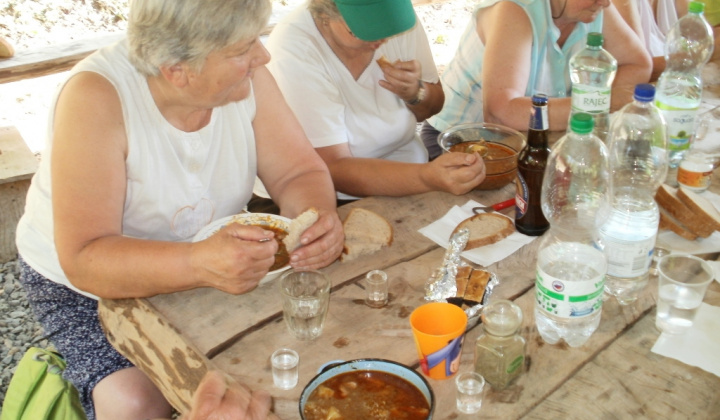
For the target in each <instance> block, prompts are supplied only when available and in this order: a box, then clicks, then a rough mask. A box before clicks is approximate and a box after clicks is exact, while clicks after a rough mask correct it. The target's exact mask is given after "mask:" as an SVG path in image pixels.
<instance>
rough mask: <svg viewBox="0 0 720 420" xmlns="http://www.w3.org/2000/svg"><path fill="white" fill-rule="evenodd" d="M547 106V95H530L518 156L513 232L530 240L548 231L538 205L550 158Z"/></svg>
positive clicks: (547, 225) (547, 224)
mask: <svg viewBox="0 0 720 420" xmlns="http://www.w3.org/2000/svg"><path fill="white" fill-rule="evenodd" d="M547 103H548V99H547V95H543V94H536V95H533V97H532V114H531V115H530V127H529V129H528V133H527V145H526V146H525V148H523V149H522V150H521V151H520V154H519V155H518V175H517V182H516V183H515V185H516V194H515V228H516V229H517V231H518V232H520V233H523V234H525V235H530V236H540V235H542V234H543V233H544V232H545V231H546V230H547V229H548V227H550V224H549V223H548V221H547V219H545V215H544V214H543V212H542V207H541V205H540V193H541V191H542V183H543V175H544V174H545V163H546V162H547V158H548V155H550V149H549V148H548V134H549V132H550V125H549V122H548V114H547Z"/></svg>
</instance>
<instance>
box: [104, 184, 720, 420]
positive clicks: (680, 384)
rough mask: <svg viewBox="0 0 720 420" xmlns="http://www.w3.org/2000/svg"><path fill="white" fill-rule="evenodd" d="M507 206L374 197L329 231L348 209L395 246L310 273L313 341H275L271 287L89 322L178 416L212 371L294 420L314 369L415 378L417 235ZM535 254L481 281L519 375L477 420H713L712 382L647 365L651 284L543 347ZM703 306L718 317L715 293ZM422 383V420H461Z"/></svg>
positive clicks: (282, 336) (652, 358)
mask: <svg viewBox="0 0 720 420" xmlns="http://www.w3.org/2000/svg"><path fill="white" fill-rule="evenodd" d="M513 194H514V185H509V186H507V187H505V188H503V189H500V190H497V191H485V192H481V191H474V192H472V193H470V194H468V195H466V196H462V197H456V196H452V195H450V194H445V193H427V194H422V195H417V196H411V197H405V198H388V197H374V198H367V199H363V200H360V201H358V202H355V203H352V204H350V205H347V206H344V207H342V208H340V209H339V212H340V213H341V217H344V216H345V215H346V214H347V212H348V211H349V210H350V208H352V207H363V208H368V209H371V210H374V211H376V212H378V213H380V214H382V215H383V216H384V217H386V218H387V219H388V220H389V221H390V222H391V223H392V224H393V227H394V228H395V240H394V242H393V244H392V246H391V247H389V248H388V249H386V250H384V251H382V252H379V253H376V254H374V255H371V256H368V257H366V258H362V259H358V260H356V261H351V262H348V263H339V262H336V263H334V264H333V265H331V266H329V267H327V268H325V269H324V270H323V271H325V272H326V273H327V274H328V275H329V276H330V278H331V279H332V283H333V289H332V294H331V300H330V310H329V313H328V317H327V322H326V325H325V328H324V330H323V333H322V335H321V337H320V338H318V339H317V340H315V341H311V342H302V341H298V340H296V339H294V338H293V337H292V336H291V335H290V334H289V332H287V330H286V327H285V325H284V324H283V321H282V312H281V311H282V309H281V303H280V299H279V291H278V290H277V284H276V282H271V283H269V284H265V285H261V286H260V287H259V288H258V289H256V290H254V291H253V292H251V293H249V294H246V295H242V296H231V295H227V294H224V293H222V292H218V291H216V290H210V289H197V290H192V291H187V292H181V293H174V294H169V295H159V296H155V297H152V298H149V299H125V300H117V301H108V300H103V301H101V305H100V315H101V319H102V321H103V324H104V326H105V327H106V329H107V331H108V332H109V333H108V336H109V338H110V340H111V342H112V343H113V344H114V345H115V346H116V347H117V348H118V349H120V351H121V352H122V353H123V354H125V355H126V356H128V357H129V358H130V360H132V361H133V363H135V364H136V365H137V366H139V367H140V368H141V369H143V370H144V371H146V372H147V373H148V374H149V375H150V377H151V378H152V379H153V380H154V381H155V382H156V383H157V384H158V386H160V388H161V389H162V390H163V393H164V394H165V395H166V397H168V399H169V400H170V401H171V403H173V404H174V405H175V406H176V407H177V408H178V409H179V410H181V411H184V410H186V409H187V406H188V403H189V401H190V400H191V395H192V391H193V390H194V388H195V386H196V385H197V383H198V381H199V379H200V378H201V377H202V375H203V374H204V373H205V371H206V370H207V369H210V368H219V369H222V370H224V371H225V372H227V373H229V374H230V375H232V376H233V377H235V378H236V379H238V380H239V381H241V382H243V383H245V384H247V385H248V386H250V387H251V388H253V389H266V390H267V391H269V392H270V393H271V394H272V395H273V397H274V411H275V412H276V414H278V415H279V416H280V417H281V418H283V419H297V418H299V410H298V406H297V401H298V397H299V395H300V392H301V391H302V388H303V386H304V384H306V383H307V382H309V380H310V379H311V378H312V377H313V376H314V375H315V373H316V371H317V369H318V367H320V366H321V365H322V364H324V363H325V362H328V361H331V360H337V359H343V360H350V359H355V358H368V357H379V358H384V359H390V360H395V361H398V362H401V363H404V364H406V365H409V366H412V367H413V368H416V369H417V368H418V361H417V354H416V351H415V345H414V342H413V338H412V335H411V334H412V333H411V330H410V326H409V322H408V317H409V315H410V313H411V312H412V310H413V309H414V308H416V307H417V306H419V305H422V304H423V303H424V300H423V296H424V291H423V290H424V284H425V281H426V280H427V279H428V277H429V276H430V273H431V272H432V270H433V269H435V268H436V267H438V266H439V265H440V263H441V262H442V259H443V256H444V253H445V250H444V249H443V248H440V247H438V246H437V245H436V244H435V243H433V242H431V241H430V240H428V239H427V238H425V237H424V236H422V235H421V234H420V233H418V232H417V230H418V229H419V228H421V227H423V226H426V225H427V224H429V223H431V222H432V221H434V220H436V219H438V218H440V217H441V216H442V215H443V214H445V213H446V212H447V211H448V210H449V209H450V208H451V207H452V206H453V205H462V204H464V203H465V202H466V201H467V200H468V199H474V200H476V201H479V202H481V203H483V204H493V203H495V202H500V201H504V200H506V199H508V198H510V197H512V196H513ZM505 212H506V213H508V214H511V213H512V210H511V209H510V210H506V211H505ZM538 243H539V241H538V240H535V241H533V242H531V243H530V244H528V245H526V246H524V247H523V248H521V249H520V250H518V251H517V252H515V253H514V254H513V255H512V256H510V257H508V258H506V259H505V260H502V261H500V262H498V263H495V264H493V265H491V266H489V267H487V269H489V270H490V271H492V272H494V273H496V275H497V276H498V277H499V279H500V285H499V286H498V287H497V288H496V289H495V293H494V294H493V298H507V299H512V300H514V301H515V302H516V303H517V304H518V305H520V307H521V308H522V310H523V313H524V315H525V316H524V321H523V326H522V335H523V336H524V337H525V339H526V340H527V356H528V369H527V370H526V372H525V374H524V375H523V376H522V377H521V378H520V379H519V380H518V382H517V383H516V384H515V385H514V386H513V387H511V388H510V389H507V390H505V391H502V392H497V391H490V392H488V393H487V394H486V397H485V402H484V404H483V408H482V411H481V415H482V416H483V417H484V418H485V417H487V418H502V419H511V418H542V419H546V418H601V417H602V418H629V417H635V418H658V417H674V418H690V417H693V418H717V417H718V416H719V415H720V402H719V401H718V398H717V397H718V395H719V394H720V378H718V377H717V376H715V375H712V374H710V373H707V372H705V371H703V370H701V369H699V368H695V367H691V366H688V365H685V364H683V363H681V362H679V361H676V360H674V359H669V358H665V357H662V356H659V355H656V354H654V353H651V352H650V348H651V347H652V345H653V344H654V342H655V341H656V340H657V338H658V336H659V332H658V331H657V330H656V329H655V327H654V322H655V300H656V296H657V286H656V281H651V282H650V286H649V287H648V288H647V289H646V290H645V291H644V293H643V294H642V296H641V298H640V299H639V300H638V302H636V303H635V304H633V305H631V306H627V307H621V306H619V305H618V304H617V303H616V301H614V300H608V301H607V302H606V303H605V305H604V306H603V315H602V322H601V324H600V327H599V329H598V331H597V332H596V333H595V334H593V336H592V337H591V338H590V340H589V341H588V343H587V344H585V345H584V346H582V347H580V348H577V349H573V348H569V347H568V346H566V345H564V344H561V345H548V344H546V343H544V342H543V340H542V339H541V338H540V336H539V335H538V333H537V330H536V328H535V324H534V315H533V304H534V303H533V302H534V299H535V289H534V278H535V274H534V273H535V253H536V249H537V245H538ZM372 269H383V270H385V271H386V272H387V274H388V277H389V279H390V302H389V304H388V306H387V307H385V308H382V309H372V308H369V307H366V306H365V305H363V298H364V292H363V290H362V289H361V288H360V287H359V286H358V285H357V284H358V282H359V281H360V280H361V279H362V278H363V277H364V274H365V273H366V272H368V271H369V270H372ZM706 302H707V303H710V304H713V305H718V306H720V285H719V284H717V283H716V282H714V283H713V285H712V286H711V288H710V291H709V292H708V294H707V297H706ZM480 332H481V328H478V327H475V328H473V329H471V330H470V331H469V332H468V333H467V336H466V340H465V344H464V347H463V353H462V357H461V370H470V369H472V366H473V358H474V354H473V353H474V342H475V340H476V338H477V337H478V335H479V334H480ZM284 346H287V347H291V348H293V349H295V350H297V351H298V353H299V354H300V378H299V385H298V386H297V387H296V388H294V389H292V390H288V391H283V390H278V389H276V388H274V387H273V385H272V375H271V372H270V363H269V356H270V354H271V353H272V352H273V351H274V350H275V349H277V348H279V347H284ZM429 382H430V384H431V386H432V388H433V391H434V392H435V395H436V399H437V408H436V411H435V417H434V418H437V419H455V418H472V416H466V415H463V414H460V413H459V412H457V411H456V410H455V395H454V393H455V389H454V384H453V382H452V381H448V380H445V381H438V380H431V379H429Z"/></svg>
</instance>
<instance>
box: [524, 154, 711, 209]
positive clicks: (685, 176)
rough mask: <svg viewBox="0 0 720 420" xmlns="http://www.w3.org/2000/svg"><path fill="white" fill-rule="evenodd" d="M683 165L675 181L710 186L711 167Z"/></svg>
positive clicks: (683, 163)
mask: <svg viewBox="0 0 720 420" xmlns="http://www.w3.org/2000/svg"><path fill="white" fill-rule="evenodd" d="M683 165H686V164H685V161H683V162H682V163H680V168H678V173H677V181H678V182H679V183H680V184H683V185H685V186H687V187H690V188H696V189H701V190H705V189H707V188H708V187H710V179H711V178H710V177H711V176H712V169H710V170H709V171H706V172H702V171H693V170H691V169H688V168H685V167H683ZM710 168H712V165H711V166H710ZM516 201H517V199H516Z"/></svg>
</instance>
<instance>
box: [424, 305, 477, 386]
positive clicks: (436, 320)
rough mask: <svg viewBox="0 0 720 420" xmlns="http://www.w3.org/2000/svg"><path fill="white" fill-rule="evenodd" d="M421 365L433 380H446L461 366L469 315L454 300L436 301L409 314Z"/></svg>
mask: <svg viewBox="0 0 720 420" xmlns="http://www.w3.org/2000/svg"><path fill="white" fill-rule="evenodd" d="M410 326H411V327H412V330H413V337H414V338H415V346H416V347H417V351H418V357H419V358H420V366H421V367H422V371H423V373H424V374H425V375H427V376H429V377H431V378H433V379H447V378H450V377H452V376H453V375H455V373H456V372H457V371H458V368H459V367H460V354H461V353H462V343H463V339H464V338H465V327H466V326H467V315H466V314H465V311H463V310H462V309H460V308H459V307H457V306H455V305H453V304H451V303H443V302H433V303H427V304H425V305H422V306H420V307H418V308H416V309H415V310H414V311H413V312H412V314H410Z"/></svg>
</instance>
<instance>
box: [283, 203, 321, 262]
mask: <svg viewBox="0 0 720 420" xmlns="http://www.w3.org/2000/svg"><path fill="white" fill-rule="evenodd" d="M319 217H320V215H319V214H318V211H317V209H316V208H315V207H310V208H309V209H307V210H305V211H304V212H302V213H301V214H300V215H299V216H298V217H296V218H294V219H293V220H292V221H291V222H290V227H289V228H288V234H287V236H286V237H285V238H284V239H283V243H284V244H285V248H287V251H288V252H293V251H294V250H296V249H297V248H300V246H301V245H302V244H301V243H300V237H301V236H302V234H303V233H304V232H305V230H307V228H309V227H310V226H312V225H314V224H315V222H317V220H318V218H319Z"/></svg>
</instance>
